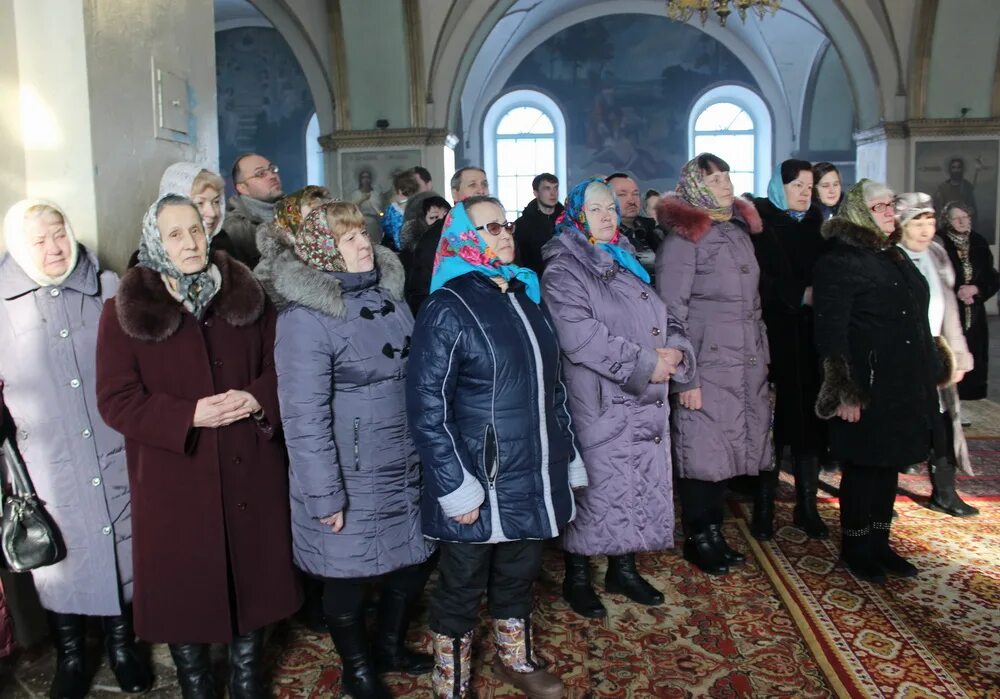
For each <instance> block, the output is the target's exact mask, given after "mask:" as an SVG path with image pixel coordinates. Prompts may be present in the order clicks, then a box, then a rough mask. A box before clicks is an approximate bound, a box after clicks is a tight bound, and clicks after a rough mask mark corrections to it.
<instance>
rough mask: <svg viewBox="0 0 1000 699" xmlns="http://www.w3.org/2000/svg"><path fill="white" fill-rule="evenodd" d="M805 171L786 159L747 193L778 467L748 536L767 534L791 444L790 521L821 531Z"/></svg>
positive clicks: (808, 174)
mask: <svg viewBox="0 0 1000 699" xmlns="http://www.w3.org/2000/svg"><path fill="white" fill-rule="evenodd" d="M812 191H813V171H812V167H811V165H810V164H809V163H808V162H806V161H805V160H786V161H785V162H783V163H782V164H781V166H780V167H779V168H777V170H776V171H775V173H774V177H773V178H772V179H771V184H770V186H769V187H768V197H767V198H766V199H763V198H761V199H755V200H754V206H756V207H757V211H758V213H760V218H761V221H763V223H764V230H763V232H762V233H761V235H757V236H754V237H753V243H754V252H755V254H756V255H757V263H758V264H759V265H760V298H761V306H762V312H763V317H764V324H765V325H766V326H767V339H768V344H769V345H770V347H771V365H770V372H769V374H770V375H769V378H770V380H771V382H772V383H773V384H774V387H775V392H776V394H777V400H776V403H775V412H774V446H775V454H776V458H777V460H778V464H779V467H778V468H775V469H774V470H773V471H770V472H766V473H765V474H764V475H762V476H759V478H758V481H757V492H756V494H755V498H754V516H753V522H752V524H751V531H752V532H753V535H754V536H755V537H757V538H758V539H760V540H762V541H766V540H768V539H770V538H771V537H772V536H773V535H774V491H775V487H776V485H777V482H778V474H779V473H780V463H781V456H782V453H783V451H784V449H785V448H786V447H787V448H788V449H789V450H790V451H791V456H792V462H793V469H794V470H793V473H794V474H795V510H794V514H793V522H794V523H795V525H796V526H798V527H801V528H802V529H803V530H804V531H805V532H806V534H808V535H809V537H810V538H814V539H820V538H825V537H827V536H828V535H829V530H828V529H827V526H826V525H825V524H824V523H823V520H822V518H820V516H819V513H818V512H817V510H816V491H817V487H818V484H819V456H820V455H821V454H822V453H824V451H825V450H826V425H825V423H824V422H823V421H822V420H820V419H819V418H818V417H817V416H816V411H815V403H816V394H817V393H818V392H819V385H820V376H819V360H818V358H817V356H816V347H815V344H814V343H813V309H812V295H813V289H812V277H813V266H814V265H815V264H816V260H817V259H819V256H820V255H821V254H822V253H823V250H824V248H825V242H824V241H823V237H822V236H821V235H820V232H819V230H820V226H821V225H822V224H823V218H822V215H821V214H820V211H819V209H818V207H816V206H813V203H812Z"/></svg>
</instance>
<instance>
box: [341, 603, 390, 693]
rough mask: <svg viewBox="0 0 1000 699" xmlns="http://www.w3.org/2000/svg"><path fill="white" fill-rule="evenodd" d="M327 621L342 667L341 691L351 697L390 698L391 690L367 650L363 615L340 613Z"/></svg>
mask: <svg viewBox="0 0 1000 699" xmlns="http://www.w3.org/2000/svg"><path fill="white" fill-rule="evenodd" d="M326 623H327V628H329V630H330V638H331V639H333V645H334V647H335V648H336V649H337V653H338V654H339V655H340V662H341V665H342V666H343V668H344V671H343V673H342V675H341V684H343V689H344V693H345V694H347V695H348V696H351V697H353V698H354V699H391V697H392V692H390V691H389V688H388V687H386V686H385V683H383V682H382V678H380V677H379V676H378V673H376V672H375V664H374V663H373V662H372V658H371V653H369V651H368V642H367V640H366V639H365V620H364V616H362V615H361V614H354V613H351V614H343V615H341V616H335V617H327V620H326Z"/></svg>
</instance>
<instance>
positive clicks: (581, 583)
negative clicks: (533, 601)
mask: <svg viewBox="0 0 1000 699" xmlns="http://www.w3.org/2000/svg"><path fill="white" fill-rule="evenodd" d="M564 558H565V560H566V575H565V577H563V599H565V600H566V601H567V602H568V603H569V606H570V607H571V608H572V609H573V611H574V612H576V613H577V614H579V615H580V616H585V617H587V618H588V619H600V618H602V617H605V616H607V614H608V610H607V609H605V608H604V605H603V604H602V603H601V598H600V597H598V596H597V593H596V592H594V586H593V585H592V584H591V582H590V558H589V557H588V556H581V555H579V554H575V553H569V552H568V551H567V552H566V553H565V554H564Z"/></svg>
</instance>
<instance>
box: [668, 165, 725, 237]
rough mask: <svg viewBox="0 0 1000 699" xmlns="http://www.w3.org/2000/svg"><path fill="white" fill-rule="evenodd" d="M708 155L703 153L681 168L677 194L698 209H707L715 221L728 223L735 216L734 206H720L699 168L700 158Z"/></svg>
mask: <svg viewBox="0 0 1000 699" xmlns="http://www.w3.org/2000/svg"><path fill="white" fill-rule="evenodd" d="M703 155H706V154H705V153H701V154H699V155H697V156H695V157H694V158H692V159H691V160H689V161H688V162H687V164H686V165H685V166H684V167H683V168H681V176H680V178H679V179H678V180H677V190H676V191H677V194H678V196H680V198H681V199H683V200H684V201H686V202H687V203H688V204H690V205H691V206H693V207H695V208H696V209H705V210H707V211H708V215H709V216H710V217H711V218H712V220H713V221H728V220H729V219H730V218H732V216H733V207H732V206H719V203H718V202H717V201H716V200H715V195H714V194H712V191H711V190H710V189H709V188H708V185H706V184H705V174H704V173H703V172H702V171H701V168H700V167H699V166H698V158H700V157H702V156H703Z"/></svg>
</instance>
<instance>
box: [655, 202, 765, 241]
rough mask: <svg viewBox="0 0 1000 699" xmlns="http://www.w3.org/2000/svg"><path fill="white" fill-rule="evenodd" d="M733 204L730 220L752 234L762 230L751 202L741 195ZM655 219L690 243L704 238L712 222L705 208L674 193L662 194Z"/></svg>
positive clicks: (666, 229)
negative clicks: (692, 204)
mask: <svg viewBox="0 0 1000 699" xmlns="http://www.w3.org/2000/svg"><path fill="white" fill-rule="evenodd" d="M733 205H734V207H735V209H736V210H735V212H734V213H733V219H732V220H734V221H736V222H738V223H741V224H743V225H744V227H746V228H747V229H749V231H750V232H751V233H754V234H757V233H760V232H761V231H762V230H764V225H763V224H762V223H761V220H760V214H758V213H757V209H755V208H754V206H753V204H751V203H750V202H749V201H747V200H746V199H744V198H743V197H736V198H735V199H733ZM656 219H657V221H659V223H660V226H661V227H662V228H663V230H665V231H674V232H676V233H677V234H678V235H679V236H681V237H682V238H686V239H687V240H690V241H691V242H692V243H697V242H698V241H699V240H701V239H702V238H704V237H705V234H707V233H708V232H709V230H711V228H712V224H713V223H714V221H712V218H711V217H710V216H709V215H708V212H707V211H706V210H704V209H699V208H697V207H695V206H691V205H690V204H688V203H687V202H686V201H684V200H683V199H681V198H680V197H679V196H677V195H676V194H666V195H664V196H663V198H662V199H661V200H660V205H659V206H657V207H656Z"/></svg>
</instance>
